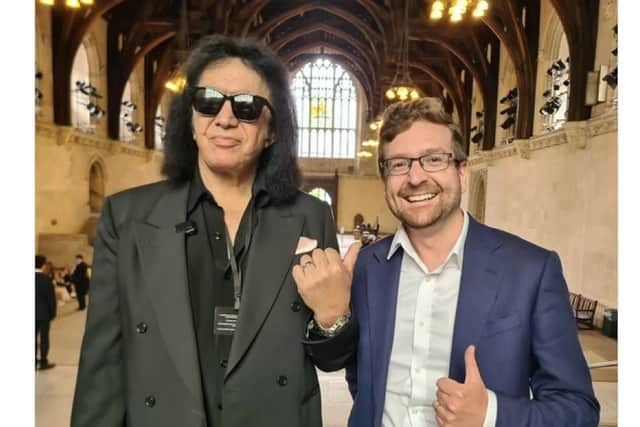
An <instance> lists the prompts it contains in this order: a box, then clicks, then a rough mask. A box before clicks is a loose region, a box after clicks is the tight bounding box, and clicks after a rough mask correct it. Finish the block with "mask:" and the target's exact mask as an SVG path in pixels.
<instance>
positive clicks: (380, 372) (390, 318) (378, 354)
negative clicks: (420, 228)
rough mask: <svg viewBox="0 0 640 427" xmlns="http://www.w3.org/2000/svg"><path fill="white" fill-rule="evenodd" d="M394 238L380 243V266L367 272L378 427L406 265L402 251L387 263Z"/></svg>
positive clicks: (377, 253)
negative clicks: (400, 281)
mask: <svg viewBox="0 0 640 427" xmlns="http://www.w3.org/2000/svg"><path fill="white" fill-rule="evenodd" d="M392 240H393V238H392V237H389V238H387V239H385V240H383V241H382V242H380V243H378V244H377V245H376V247H375V248H373V249H374V250H375V251H374V253H373V256H374V258H375V260H376V261H377V263H372V265H371V268H370V269H369V270H368V271H367V275H370V277H371V279H370V281H369V283H370V285H369V286H368V289H367V290H368V295H367V296H368V303H369V324H370V328H369V332H370V337H369V339H370V342H371V352H370V355H371V366H372V368H373V372H372V375H373V401H374V402H375V403H376V404H375V405H374V408H375V409H374V420H375V421H376V423H375V424H374V425H380V423H381V422H382V411H383V409H384V396H385V390H386V385H387V373H388V371H389V359H390V358H391V347H392V346H393V333H394V328H395V323H396V304H397V301H398V282H399V279H400V266H401V264H402V254H403V251H402V248H399V249H398V250H397V251H396V252H395V254H394V255H393V256H392V257H391V259H390V260H389V261H387V253H388V252H389V247H390V245H391V241H392Z"/></svg>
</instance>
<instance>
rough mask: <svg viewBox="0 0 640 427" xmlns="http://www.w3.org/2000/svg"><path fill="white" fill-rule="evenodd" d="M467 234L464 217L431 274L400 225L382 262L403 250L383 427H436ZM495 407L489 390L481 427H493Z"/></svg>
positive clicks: (446, 370) (450, 344)
mask: <svg viewBox="0 0 640 427" xmlns="http://www.w3.org/2000/svg"><path fill="white" fill-rule="evenodd" d="M468 229H469V217H468V214H467V213H466V212H464V225H463V227H462V231H461V232H460V236H459V237H458V240H457V241H456V243H455V245H454V246H453V249H452V250H451V252H450V253H449V255H448V256H447V258H446V259H445V261H444V263H443V264H442V265H440V266H439V267H438V268H436V269H435V270H434V271H429V269H428V268H427V267H426V266H425V265H424V263H423V262H422V260H421V259H420V257H419V256H418V255H417V253H416V251H415V249H414V248H413V245H412V244H411V241H410V240H409V237H408V236H407V233H406V231H405V229H404V227H403V226H402V225H400V227H399V228H398V231H397V232H396V234H395V236H394V238H393V241H392V242H391V247H390V248H389V253H388V254H387V260H388V259H390V258H391V256H393V254H394V253H395V252H396V250H398V248H399V247H402V249H403V251H404V254H403V256H402V266H401V269H400V283H399V285H398V302H397V309H396V323H395V329H394V336H393V346H392V348H391V359H390V361H389V373H388V376H387V389H386V394H385V403H384V412H383V415H382V427H425V426H429V427H431V426H437V425H438V423H437V421H436V415H435V410H434V409H433V407H432V406H431V404H432V402H433V401H434V400H436V391H437V386H436V381H437V380H438V379H439V378H442V377H448V376H449V360H450V358H451V346H452V342H453V326H454V321H455V316H456V307H457V304H458V292H459V290H460V277H461V275H462V256H463V253H464V244H465V240H466V238H467V230H468ZM497 412H498V404H497V399H496V396H495V394H494V393H493V392H492V391H490V390H489V402H488V405H487V413H486V416H485V419H484V424H483V427H493V426H495V421H496V415H497Z"/></svg>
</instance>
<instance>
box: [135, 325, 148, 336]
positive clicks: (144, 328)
mask: <svg viewBox="0 0 640 427" xmlns="http://www.w3.org/2000/svg"><path fill="white" fill-rule="evenodd" d="M147 328H148V327H147V324H146V323H144V322H140V323H138V324H137V325H136V332H137V333H139V334H144V333H146V332H147Z"/></svg>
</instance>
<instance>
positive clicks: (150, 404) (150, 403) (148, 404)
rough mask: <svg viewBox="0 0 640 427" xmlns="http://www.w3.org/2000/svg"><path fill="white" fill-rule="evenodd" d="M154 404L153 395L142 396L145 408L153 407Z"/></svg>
mask: <svg viewBox="0 0 640 427" xmlns="http://www.w3.org/2000/svg"><path fill="white" fill-rule="evenodd" d="M155 405H156V398H155V396H147V397H145V398H144V406H146V407H147V408H153V407H154V406H155Z"/></svg>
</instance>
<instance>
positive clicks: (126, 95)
mask: <svg viewBox="0 0 640 427" xmlns="http://www.w3.org/2000/svg"><path fill="white" fill-rule="evenodd" d="M137 108H138V107H137V105H135V104H134V103H133V99H132V98H131V82H130V81H129V80H127V84H126V85H125V86H124V90H123V91H122V100H121V101H120V141H122V142H126V143H129V144H131V143H133V142H134V141H135V139H136V134H135V132H134V131H133V128H132V124H134V123H135V110H136V109H137Z"/></svg>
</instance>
